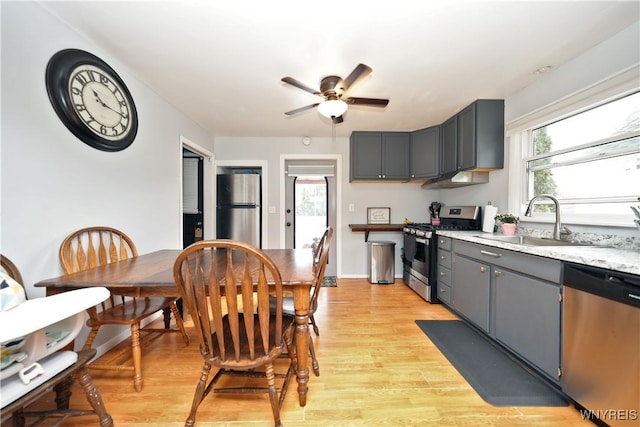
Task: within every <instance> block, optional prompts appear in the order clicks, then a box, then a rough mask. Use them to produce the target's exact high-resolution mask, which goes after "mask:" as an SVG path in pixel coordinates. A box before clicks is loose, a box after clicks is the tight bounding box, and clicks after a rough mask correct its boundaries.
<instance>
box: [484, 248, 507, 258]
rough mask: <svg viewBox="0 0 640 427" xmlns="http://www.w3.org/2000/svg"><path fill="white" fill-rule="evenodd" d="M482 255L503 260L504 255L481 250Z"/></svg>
mask: <svg viewBox="0 0 640 427" xmlns="http://www.w3.org/2000/svg"><path fill="white" fill-rule="evenodd" d="M480 253H481V254H483V255H489V256H492V257H496V258H502V254H497V253H495V252H489V251H485V250H481V251H480Z"/></svg>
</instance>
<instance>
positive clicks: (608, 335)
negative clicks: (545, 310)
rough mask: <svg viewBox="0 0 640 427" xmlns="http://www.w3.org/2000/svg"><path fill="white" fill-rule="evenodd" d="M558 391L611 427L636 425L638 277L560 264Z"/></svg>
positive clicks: (639, 411)
mask: <svg viewBox="0 0 640 427" xmlns="http://www.w3.org/2000/svg"><path fill="white" fill-rule="evenodd" d="M562 304H563V309H562V311H563V313H562V375H561V377H560V381H561V384H562V391H563V392H564V393H566V394H567V395H568V396H569V397H571V398H572V399H573V400H574V401H575V402H576V403H578V404H579V405H580V406H582V407H583V408H585V409H586V411H583V410H581V412H582V414H583V416H585V417H586V416H589V417H590V418H592V419H593V420H594V421H596V422H598V421H599V422H604V423H606V424H608V425H610V426H632V425H633V426H638V425H640V276H636V275H632V274H626V273H619V272H613V271H611V270H603V269H599V268H594V267H590V266H586V265H577V264H570V263H565V264H564V287H563V303H562Z"/></svg>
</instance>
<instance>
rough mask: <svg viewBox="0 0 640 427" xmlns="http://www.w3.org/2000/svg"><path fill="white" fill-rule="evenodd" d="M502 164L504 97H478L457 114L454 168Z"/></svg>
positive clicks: (501, 165) (491, 167)
mask: <svg viewBox="0 0 640 427" xmlns="http://www.w3.org/2000/svg"><path fill="white" fill-rule="evenodd" d="M503 167H504V101H503V100H501V99H482V100H478V101H476V102H474V103H473V104H471V105H470V106H469V107H467V108H465V109H464V110H462V111H461V112H460V113H459V114H458V170H468V169H488V170H490V169H502V168H503Z"/></svg>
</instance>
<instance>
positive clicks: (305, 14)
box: [41, 0, 640, 137]
mask: <svg viewBox="0 0 640 427" xmlns="http://www.w3.org/2000/svg"><path fill="white" fill-rule="evenodd" d="M389 4H390V2H388V1H378V0H371V1H368V2H366V3H365V2H359V1H351V2H349V1H345V0H341V1H335V0H324V1H315V0H310V1H300V0H272V1H264V0H233V1H228V0H227V1H211V0H183V1H161V2H153V1H115V2H95V1H80V2H78V1H70V2H51V1H45V2H42V3H41V5H42V6H43V7H44V8H46V9H48V10H49V11H51V12H52V13H53V14H54V15H56V16H58V17H59V18H61V19H62V20H63V21H66V22H67V23H68V24H69V25H70V26H72V27H73V28H75V29H76V30H77V31H78V32H80V33H82V34H84V35H85V36H86V37H87V38H89V39H90V40H91V41H92V42H93V43H95V44H96V45H98V46H100V47H101V49H104V50H105V51H106V52H108V53H109V55H111V56H112V57H113V58H116V59H117V60H118V61H120V62H121V63H122V64H126V67H127V69H128V70H127V72H128V73H132V74H134V75H135V76H137V77H138V78H139V79H140V80H142V81H144V82H145V83H146V84H147V85H148V86H149V87H151V88H152V89H153V91H155V92H156V93H158V94H159V95H160V96H161V97H162V98H164V99H165V100H167V101H168V102H169V103H170V104H172V105H173V106H175V107H176V108H177V109H179V110H180V111H182V112H183V113H184V114H186V115H187V116H189V117H190V118H191V119H192V120H194V121H195V122H196V123H198V124H199V125H201V126H202V127H204V128H205V129H207V130H208V131H209V132H211V134H213V135H215V136H256V137H257V136H259V137H294V136H299V137H302V136H314V137H330V136H332V135H334V132H335V135H336V136H348V135H350V134H351V131H353V130H409V131H410V130H416V129H420V128H423V127H427V126H431V125H435V124H439V123H441V122H443V121H444V120H446V119H447V118H449V117H450V116H452V115H453V114H455V113H456V112H457V111H459V110H460V109H462V108H463V107H465V106H466V105H468V104H470V103H471V102H473V101H474V100H476V99H479V98H506V97H508V96H509V95H510V94H513V93H515V92H517V91H519V90H521V89H522V88H524V87H526V86H527V85H529V84H531V83H532V82H533V81H535V80H536V79H538V78H544V75H543V74H536V73H535V71H536V70H537V69H539V68H540V67H544V66H551V67H554V68H557V67H559V66H561V65H562V64H563V63H564V62H566V61H568V60H570V59H572V58H573V57H575V56H577V55H578V54H580V53H581V52H583V51H585V50H587V49H589V48H590V47H592V46H594V45H596V44H598V43H600V42H602V41H603V40H606V39H607V38H609V37H611V36H612V35H614V34H615V33H617V32H619V31H621V30H622V29H624V28H626V27H628V26H629V25H631V24H633V23H634V22H636V21H638V17H639V14H640V12H639V5H640V2H637V1H624V2H612V1H564V2H556V1H508V0H503V1H480V0H475V1H474V0H438V1H435V0H422V1H417V0H414V1H411V0H399V1H396V2H393V3H392V4H393V5H394V9H390V8H389ZM70 47H74V46H70ZM358 63H364V64H367V65H369V66H370V67H371V68H372V69H373V72H372V73H371V74H370V75H369V76H368V77H367V78H366V79H364V80H363V81H362V82H361V83H359V84H358V85H356V87H354V88H353V89H352V90H351V91H350V92H349V96H355V97H370V98H388V99H389V100H390V102H389V105H388V106H387V107H386V108H382V109H380V108H374V107H358V106H350V108H349V110H348V111H347V113H345V115H344V119H345V120H344V122H343V123H340V124H337V125H335V127H334V125H332V124H331V120H330V119H327V118H324V117H322V116H321V115H320V114H319V113H318V112H317V111H316V110H315V109H311V110H307V111H306V112H304V113H301V114H299V115H296V116H293V117H288V116H285V114H284V113H285V112H286V111H290V110H293V109H296V108H299V107H302V106H305V105H308V104H313V103H316V102H318V101H320V98H318V97H316V96H314V95H312V94H311V93H309V92H305V91H303V90H300V89H298V88H295V87H293V86H290V85H287V84H284V83H282V82H281V78H282V77H285V76H291V77H293V78H295V79H297V80H299V81H301V82H302V83H304V84H306V85H307V86H310V87H312V88H314V89H319V87H320V80H321V78H322V77H324V76H327V75H338V76H340V77H343V78H344V77H346V76H347V75H348V74H349V73H350V72H351V71H352V70H353V69H354V68H355V67H356V65H357V64H358ZM112 65H113V64H112ZM116 71H117V68H116ZM121 74H122V73H121ZM133 95H134V97H135V95H136V94H135V92H134V93H133Z"/></svg>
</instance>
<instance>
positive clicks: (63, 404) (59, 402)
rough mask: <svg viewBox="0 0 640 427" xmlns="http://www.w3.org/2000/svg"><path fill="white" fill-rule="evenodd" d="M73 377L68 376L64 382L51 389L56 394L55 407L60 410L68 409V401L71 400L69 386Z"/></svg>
mask: <svg viewBox="0 0 640 427" xmlns="http://www.w3.org/2000/svg"><path fill="white" fill-rule="evenodd" d="M72 385H73V377H72V376H71V375H69V376H68V377H67V378H65V379H64V380H62V381H60V382H59V383H58V384H56V385H55V386H54V387H53V389H54V390H55V392H56V399H55V401H56V407H57V408H58V409H60V410H65V409H69V399H70V398H71V386H72Z"/></svg>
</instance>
